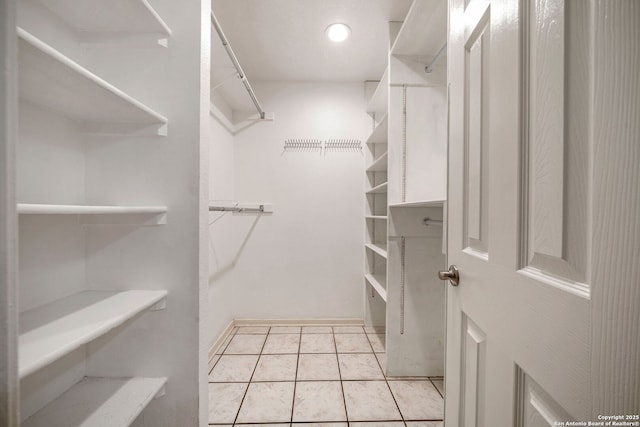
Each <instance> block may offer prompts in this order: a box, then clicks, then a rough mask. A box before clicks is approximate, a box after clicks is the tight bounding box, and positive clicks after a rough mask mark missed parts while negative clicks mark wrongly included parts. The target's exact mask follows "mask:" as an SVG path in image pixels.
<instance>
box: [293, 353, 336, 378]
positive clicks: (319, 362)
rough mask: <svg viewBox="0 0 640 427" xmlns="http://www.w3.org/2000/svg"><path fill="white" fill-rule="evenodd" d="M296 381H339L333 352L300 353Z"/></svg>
mask: <svg viewBox="0 0 640 427" xmlns="http://www.w3.org/2000/svg"><path fill="white" fill-rule="evenodd" d="M297 379H298V381H316V380H323V381H328V380H334V381H340V372H339V371H338V360H337V359H336V355H335V353H333V354H301V355H300V359H299V361H298V378H297Z"/></svg>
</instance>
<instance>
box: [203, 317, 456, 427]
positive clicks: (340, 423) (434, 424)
mask: <svg viewBox="0 0 640 427" xmlns="http://www.w3.org/2000/svg"><path fill="white" fill-rule="evenodd" d="M384 338H385V337H384V330H380V329H379V328H362V327H360V326H334V327H329V326H313V327H306V326H303V327H299V326H272V327H268V326H266V327H263V326H260V327H252V326H247V327H239V328H236V329H235V331H234V332H233V334H232V335H231V337H229V339H228V340H227V342H226V343H225V344H224V345H223V346H222V347H221V349H220V350H219V352H220V353H221V354H217V355H216V356H215V357H214V359H213V367H212V369H211V371H210V373H209V425H216V426H244V425H253V426H256V425H257V426H260V427H269V426H281V427H285V426H286V427H295V426H299V427H303V426H305V427H314V426H315V427H322V426H326V427H347V426H349V427H386V426H388V427H396V426H397V427H401V426H406V427H442V417H443V411H444V400H443V389H444V387H443V381H442V378H441V377H435V378H426V377H425V378H413V377H412V378H411V379H402V378H387V377H385V375H384V373H383V370H382V367H384V364H385V363H386V354H385V349H384V342H385V339H384Z"/></svg>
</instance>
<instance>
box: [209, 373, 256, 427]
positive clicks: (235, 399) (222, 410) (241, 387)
mask: <svg viewBox="0 0 640 427" xmlns="http://www.w3.org/2000/svg"><path fill="white" fill-rule="evenodd" d="M246 389H247V384H240V383H235V384H230V383H226V384H219V383H218V384H209V423H231V424H233V422H234V421H235V419H236V414H237V413H238V408H240V403H242V398H243V397H244V392H245V390H246Z"/></svg>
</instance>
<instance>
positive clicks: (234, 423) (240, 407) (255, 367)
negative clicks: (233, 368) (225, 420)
mask: <svg viewBox="0 0 640 427" xmlns="http://www.w3.org/2000/svg"><path fill="white" fill-rule="evenodd" d="M269 331H271V327H269V329H268V330H267V335H265V337H264V342H263V343H262V347H261V348H260V354H259V355H258V360H257V361H256V366H254V367H253V372H251V377H249V382H248V383H247V388H246V390H245V391H244V395H243V396H242V400H241V401H240V406H238V412H236V417H235V418H234V419H233V423H232V425H234V426H235V425H236V423H237V422H238V417H239V416H240V410H241V409H242V404H243V403H244V399H245V398H246V397H247V393H248V392H249V386H251V380H252V379H253V376H254V375H255V373H256V369H258V363H260V358H261V357H262V351H263V350H264V346H265V345H267V339H269Z"/></svg>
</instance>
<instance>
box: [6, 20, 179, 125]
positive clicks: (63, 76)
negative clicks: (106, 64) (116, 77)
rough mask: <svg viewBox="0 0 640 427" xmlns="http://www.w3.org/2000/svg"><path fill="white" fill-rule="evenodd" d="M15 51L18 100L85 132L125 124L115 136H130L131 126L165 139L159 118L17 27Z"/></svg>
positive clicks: (148, 109) (140, 104) (145, 107)
mask: <svg viewBox="0 0 640 427" xmlns="http://www.w3.org/2000/svg"><path fill="white" fill-rule="evenodd" d="M18 52H19V54H18V56H19V65H20V77H19V79H18V80H19V96H20V98H21V99H23V100H25V101H28V102H31V103H33V104H35V105H38V106H40V107H42V108H45V109H48V110H52V111H56V112H58V113H59V114H62V115H64V116H66V117H68V118H70V119H73V120H77V121H80V122H83V123H86V124H87V125H88V126H87V131H89V132H91V131H92V129H91V124H94V127H95V124H121V125H127V126H121V128H122V129H121V130H120V131H121V132H123V131H124V132H128V131H131V126H132V125H139V126H145V125H146V126H151V125H155V126H156V127H155V129H154V133H157V134H158V135H166V125H167V122H168V121H167V119H166V118H165V117H164V116H162V115H161V114H159V113H157V112H155V111H154V110H153V109H151V108H150V107H148V106H146V105H144V104H143V103H142V102H140V101H138V100H136V99H134V98H133V97H131V96H129V95H127V94H126V93H124V92H123V91H121V90H120V89H118V88H116V87H115V86H113V85H112V84H110V83H109V82H107V81H105V80H103V79H102V78H100V77H98V76H97V75H96V74H94V73H92V72H91V71H89V70H87V69H86V68H84V67H82V66H80V65H79V64H78V63H76V62H74V61H73V60H71V59H70V58H68V57H66V56H64V55H63V54H61V53H60V52H58V51H57V50H56V49H54V48H53V47H51V46H49V45H48V44H46V43H44V42H43V41H41V40H39V39H38V38H36V37H35V36H33V35H31V34H30V33H29V32H27V31H25V30H24V29H22V28H18ZM117 129H118V128H116V127H113V128H112V129H111V132H115V131H116V130H117ZM93 131H94V132H100V131H99V130H98V129H97V128H94V130H93Z"/></svg>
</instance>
